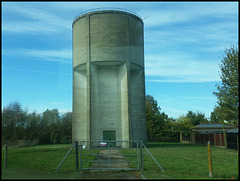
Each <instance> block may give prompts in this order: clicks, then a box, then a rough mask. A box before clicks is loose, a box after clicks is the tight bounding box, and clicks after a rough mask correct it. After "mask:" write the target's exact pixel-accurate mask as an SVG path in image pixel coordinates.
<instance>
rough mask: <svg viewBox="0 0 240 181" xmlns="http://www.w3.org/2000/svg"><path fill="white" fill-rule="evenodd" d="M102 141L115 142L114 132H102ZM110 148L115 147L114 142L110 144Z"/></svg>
mask: <svg viewBox="0 0 240 181" xmlns="http://www.w3.org/2000/svg"><path fill="white" fill-rule="evenodd" d="M103 140H116V131H113V130H107V131H103ZM110 146H116V142H111V144H110Z"/></svg>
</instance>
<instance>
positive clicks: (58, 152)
mask: <svg viewBox="0 0 240 181" xmlns="http://www.w3.org/2000/svg"><path fill="white" fill-rule="evenodd" d="M70 147H71V145H39V146H32V147H23V148H15V149H9V150H8V169H7V170H4V171H3V170H2V174H3V175H4V176H5V177H6V178H13V177H14V174H11V173H12V172H15V173H16V176H17V178H22V176H21V175H22V174H21V173H24V172H25V173H24V174H25V177H24V178H26V177H28V175H29V177H31V176H33V178H35V177H34V175H35V176H37V178H39V177H38V176H40V178H65V177H70V178H72V177H75V176H76V174H75V173H76V172H75V170H76V164H75V163H76V158H75V149H72V151H71V152H70V154H69V155H68V157H67V158H66V160H65V161H64V162H63V164H62V165H61V167H60V168H59V170H58V172H57V173H55V171H56V168H57V167H58V165H59V164H60V162H61V161H62V159H63V158H64V157H65V155H66V154H67V152H68V151H69V149H70ZM84 152H87V150H83V153H84ZM2 158H3V159H2V168H4V151H2ZM88 159H94V157H92V158H89V157H88ZM83 166H84V167H85V168H88V167H90V163H83ZM19 169H20V170H19ZM38 171H40V172H38ZM42 171H45V172H42ZM74 172H75V173H74ZM44 173H45V174H44ZM64 175H65V176H64ZM3 178H4V177H3Z"/></svg>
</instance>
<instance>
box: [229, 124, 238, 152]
mask: <svg viewBox="0 0 240 181" xmlns="http://www.w3.org/2000/svg"><path fill="white" fill-rule="evenodd" d="M227 148H230V149H235V150H237V149H238V128H236V129H232V130H229V131H227Z"/></svg>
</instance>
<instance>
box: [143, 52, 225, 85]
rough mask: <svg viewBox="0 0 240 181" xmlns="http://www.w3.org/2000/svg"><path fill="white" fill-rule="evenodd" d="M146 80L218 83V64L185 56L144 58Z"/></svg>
mask: <svg viewBox="0 0 240 181" xmlns="http://www.w3.org/2000/svg"><path fill="white" fill-rule="evenodd" d="M145 70H146V76H147V78H146V80H147V81H154V82H211V81H219V80H220V79H219V74H218V71H219V67H218V63H217V62H214V61H206V60H196V59H195V58H194V57H193V58H192V57H190V56H186V55H180V54H176V55H169V56H163V55H157V56H146V58H145Z"/></svg>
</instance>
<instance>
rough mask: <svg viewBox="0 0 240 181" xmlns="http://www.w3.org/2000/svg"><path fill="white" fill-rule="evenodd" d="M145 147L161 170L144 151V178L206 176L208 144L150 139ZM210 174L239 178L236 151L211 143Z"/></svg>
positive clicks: (215, 176)
mask: <svg viewBox="0 0 240 181" xmlns="http://www.w3.org/2000/svg"><path fill="white" fill-rule="evenodd" d="M148 149H149V151H150V152H151V153H152V155H153V156H154V157H155V158H156V160H157V161H158V163H159V164H160V165H161V167H162V168H163V169H164V170H165V172H162V171H161V170H160V168H159V167H158V165H157V164H156V163H155V162H154V161H153V159H152V158H151V157H150V156H149V155H148V154H147V153H146V151H144V168H145V170H144V172H143V175H144V176H145V177H146V178H153V179H154V178H158V177H160V176H161V175H162V174H164V175H167V176H169V177H171V178H173V179H205V178H206V179H209V177H208V175H209V172H208V171H209V169H208V150H207V146H200V145H191V144H181V143H149V144H148ZM211 152H212V167H213V178H218V179H221V178H222V179H226V178H228V179H229V178H232V179H234V178H235V179H237V178H238V151H236V150H231V149H225V148H219V147H212V148H211Z"/></svg>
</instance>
